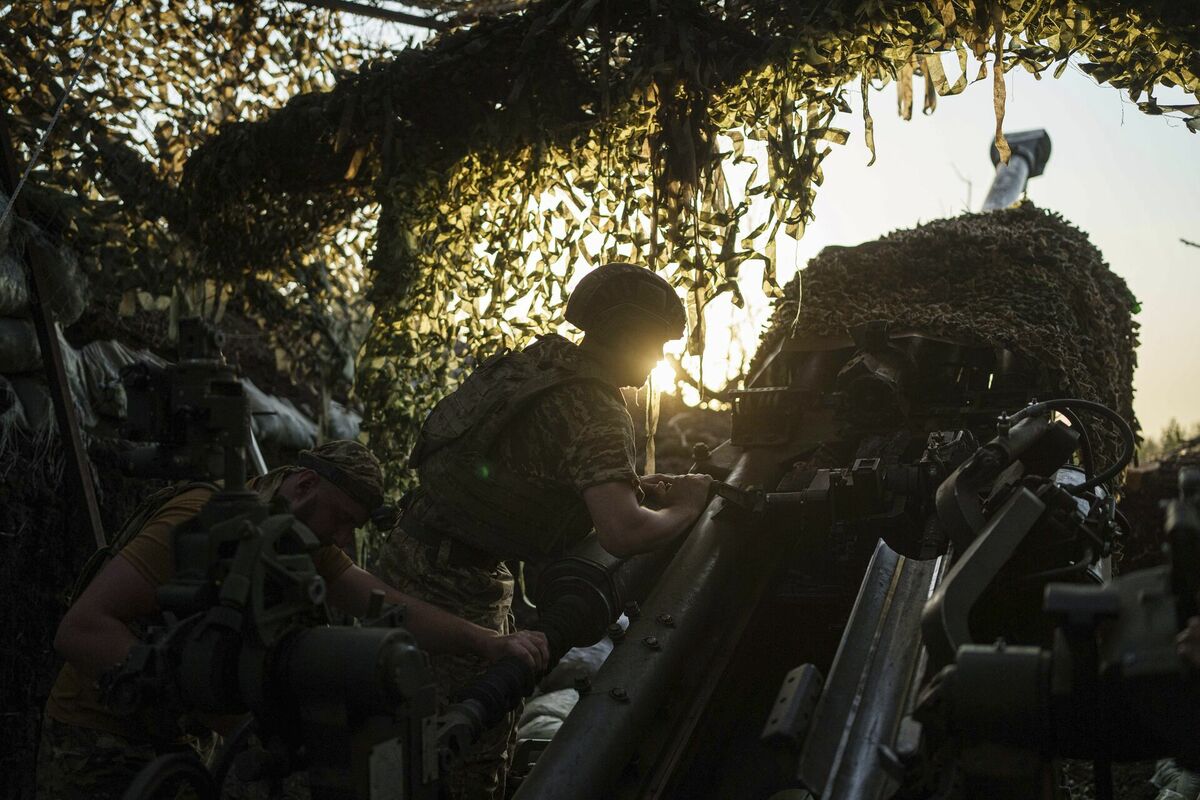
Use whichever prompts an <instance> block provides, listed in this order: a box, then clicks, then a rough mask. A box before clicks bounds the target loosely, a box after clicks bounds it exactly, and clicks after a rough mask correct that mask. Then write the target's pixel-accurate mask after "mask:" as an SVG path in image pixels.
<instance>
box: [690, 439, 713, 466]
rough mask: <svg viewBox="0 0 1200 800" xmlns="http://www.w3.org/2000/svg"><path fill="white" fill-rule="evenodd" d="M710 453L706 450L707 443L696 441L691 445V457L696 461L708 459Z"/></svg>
mask: <svg viewBox="0 0 1200 800" xmlns="http://www.w3.org/2000/svg"><path fill="white" fill-rule="evenodd" d="M711 456H712V453H711V452H709V450H708V445H707V444H705V443H704V442H696V443H695V444H694V445H692V458H694V459H695V460H696V461H697V462H702V461H708V459H709V458H710V457H711Z"/></svg>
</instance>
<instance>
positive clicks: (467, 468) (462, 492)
mask: <svg viewBox="0 0 1200 800" xmlns="http://www.w3.org/2000/svg"><path fill="white" fill-rule="evenodd" d="M566 347H573V345H571V344H570V343H569V342H567V341H566V340H565V339H562V337H559V336H554V335H550V336H542V337H539V338H538V341H537V342H535V343H534V344H533V345H531V346H530V347H528V348H526V349H525V350H520V351H514V352H507V351H506V352H502V353H500V354H498V355H495V356H492V357H491V358H489V359H487V360H486V361H484V362H483V363H482V364H480V366H479V367H478V368H477V369H476V370H475V371H474V372H473V373H472V374H471V375H470V377H468V378H467V379H466V381H464V382H463V384H462V386H461V387H459V389H458V390H456V391H455V392H453V393H451V394H449V395H447V396H446V397H445V398H443V399H442V400H441V401H440V402H439V403H438V404H437V405H436V406H435V407H434V409H433V411H432V412H431V413H430V414H429V417H428V418H427V419H426V420H425V424H424V425H423V426H422V427H421V433H420V436H419V437H418V439H417V443H416V446H415V447H414V448H413V451H412V454H411V455H410V456H409V467H410V468H414V469H417V470H418V471H419V475H420V480H421V486H420V488H419V489H417V490H416V494H415V496H414V498H413V505H414V506H425V507H426V508H430V507H432V510H434V516H435V517H437V518H440V519H444V520H446V521H447V522H449V523H450V524H452V525H453V527H454V530H453V531H444V532H440V533H445V535H448V536H450V537H451V538H454V539H459V540H462V541H465V542H466V543H467V544H469V545H471V546H473V547H476V548H479V549H481V550H484V551H486V552H488V553H492V554H494V555H496V556H497V557H498V558H501V559H504V558H520V559H523V560H526V561H533V562H538V561H542V560H544V559H546V558H548V557H550V556H553V555H555V554H558V553H561V552H562V551H563V550H564V549H565V548H566V547H568V546H570V545H571V544H572V543H574V542H575V541H578V540H579V539H581V538H583V537H584V536H586V535H587V533H588V531H589V530H591V527H592V522H591V517H590V515H589V513H588V510H587V506H586V505H585V504H584V502H583V498H582V497H580V495H579V493H578V492H577V491H576V490H575V487H574V486H573V485H571V484H570V483H569V482H568V481H567V480H565V479H563V480H561V483H559V484H556V485H552V486H551V487H549V489H548V488H547V487H546V486H545V484H544V482H542V481H541V479H539V481H538V482H537V483H535V482H533V481H531V480H530V479H529V477H528V476H526V475H522V474H521V473H519V472H517V471H515V470H513V469H512V465H510V464H504V463H501V462H500V461H499V460H498V459H497V458H496V443H497V440H498V439H499V437H500V436H501V434H503V433H504V432H506V431H509V430H511V428H512V425H513V423H514V422H515V421H516V420H517V419H518V418H519V417H520V416H521V415H522V414H524V413H526V412H528V411H529V410H531V409H532V408H533V406H534V404H535V403H536V402H537V401H538V400H539V399H540V398H542V397H544V396H545V394H546V393H547V392H549V391H550V390H552V389H555V388H557V387H560V386H564V385H567V384H570V383H576V382H584V381H586V382H590V383H594V384H595V385H596V386H598V387H601V388H602V389H604V390H605V391H608V392H611V393H612V394H613V395H614V396H615V397H616V398H618V399H620V400H621V402H622V403H623V402H624V401H623V399H621V392H620V389H618V388H616V387H615V386H613V385H612V383H611V382H609V381H608V380H606V379H605V378H603V377H602V376H601V374H600V371H599V369H598V368H596V367H593V366H592V365H591V364H590V363H589V362H588V361H586V360H585V359H582V358H563V357H561V356H562V355H564V352H563V348H566ZM539 484H540V485H539ZM405 516H406V517H409V519H410V520H411V517H410V516H409V514H406V515H405ZM416 524H417V525H423V522H422V521H421V520H419V519H418V520H417V521H416ZM402 525H403V523H402ZM412 532H415V531H414V530H412V529H410V533H412Z"/></svg>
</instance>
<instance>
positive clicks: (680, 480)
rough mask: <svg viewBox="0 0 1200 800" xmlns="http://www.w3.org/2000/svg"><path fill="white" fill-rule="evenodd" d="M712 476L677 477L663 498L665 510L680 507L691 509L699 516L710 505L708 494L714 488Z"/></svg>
mask: <svg viewBox="0 0 1200 800" xmlns="http://www.w3.org/2000/svg"><path fill="white" fill-rule="evenodd" d="M712 482H713V479H712V476H711V475H675V476H672V480H671V483H670V486H669V487H668V489H667V492H666V494H665V496H664V498H663V501H662V505H663V508H667V507H671V506H678V507H683V508H690V509H692V510H693V511H695V512H696V513H697V514H699V513H700V512H701V511H703V510H704V507H705V506H707V505H708V499H709V498H708V492H709V489H710V488H711V487H712Z"/></svg>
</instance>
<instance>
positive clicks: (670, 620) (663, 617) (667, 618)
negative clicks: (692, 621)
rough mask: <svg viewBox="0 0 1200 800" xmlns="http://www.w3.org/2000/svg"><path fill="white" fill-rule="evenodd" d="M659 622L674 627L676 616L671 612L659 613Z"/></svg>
mask: <svg viewBox="0 0 1200 800" xmlns="http://www.w3.org/2000/svg"><path fill="white" fill-rule="evenodd" d="M658 624H659V625H665V626H666V627H668V628H674V627H675V618H674V617H672V616H671V615H670V614H659V615H658Z"/></svg>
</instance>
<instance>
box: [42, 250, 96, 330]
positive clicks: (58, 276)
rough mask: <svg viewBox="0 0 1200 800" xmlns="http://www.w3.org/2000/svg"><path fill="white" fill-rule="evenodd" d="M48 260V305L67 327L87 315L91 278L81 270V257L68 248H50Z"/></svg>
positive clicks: (43, 265) (44, 265)
mask: <svg viewBox="0 0 1200 800" xmlns="http://www.w3.org/2000/svg"><path fill="white" fill-rule="evenodd" d="M46 252H47V253H48V254H49V255H48V258H47V259H46V260H45V261H43V262H41V267H42V268H43V269H44V270H45V275H43V276H42V277H43V278H44V279H45V283H46V289H47V296H46V298H45V301H46V305H48V306H49V307H50V309H51V310H52V311H53V312H54V316H55V317H56V318H57V319H58V321H59V322H60V323H62V324H63V325H64V326H66V325H73V324H75V323H76V322H78V321H79V318H80V317H81V316H83V311H84V309H85V308H87V302H88V280H87V275H85V274H83V271H82V270H81V269H80V268H79V257H78V256H76V255H75V251H74V250H71V249H70V248H68V247H66V246H61V247H53V246H51V247H47V248H46Z"/></svg>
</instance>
